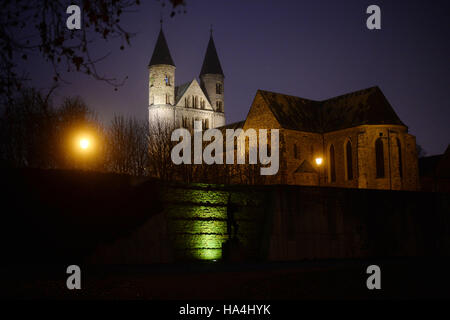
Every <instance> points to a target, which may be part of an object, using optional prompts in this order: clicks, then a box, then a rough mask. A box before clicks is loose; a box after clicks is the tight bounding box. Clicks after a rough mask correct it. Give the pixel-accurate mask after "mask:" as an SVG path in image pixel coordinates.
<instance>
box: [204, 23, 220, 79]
mask: <svg viewBox="0 0 450 320" xmlns="http://www.w3.org/2000/svg"><path fill="white" fill-rule="evenodd" d="M210 32H211V36H210V38H209V43H208V48H207V49H206V54H205V59H204V60H203V66H202V70H201V72H200V75H202V74H207V73H211V74H220V75H222V76H223V75H224V74H223V71H222V66H221V65H220V61H219V56H218V55H217V51H216V46H215V45H214V40H213V36H212V25H211V29H210Z"/></svg>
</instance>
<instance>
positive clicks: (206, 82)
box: [200, 30, 225, 125]
mask: <svg viewBox="0 0 450 320" xmlns="http://www.w3.org/2000/svg"><path fill="white" fill-rule="evenodd" d="M224 78H225V76H224V74H223V71H222V66H221V65H220V61H219V57H218V55H217V51H216V46H215V45H214V40H213V36H212V30H211V36H210V38H209V43H208V48H207V49H206V54H205V59H204V60H203V65H202V70H201V71H200V84H201V86H202V88H203V89H204V90H205V91H206V94H207V95H208V99H209V101H210V103H211V106H212V107H213V109H214V111H215V112H216V113H218V114H217V116H218V117H220V118H223V125H225V116H224V112H225V103H224V102H225V101H224ZM219 122H222V121H219Z"/></svg>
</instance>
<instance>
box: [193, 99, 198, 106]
mask: <svg viewBox="0 0 450 320" xmlns="http://www.w3.org/2000/svg"><path fill="white" fill-rule="evenodd" d="M194 108H198V97H197V96H195V97H194Z"/></svg>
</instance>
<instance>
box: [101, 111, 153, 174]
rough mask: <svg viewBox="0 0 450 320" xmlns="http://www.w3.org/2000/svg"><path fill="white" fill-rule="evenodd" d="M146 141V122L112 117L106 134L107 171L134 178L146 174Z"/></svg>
mask: <svg viewBox="0 0 450 320" xmlns="http://www.w3.org/2000/svg"><path fill="white" fill-rule="evenodd" d="M148 139H149V128H148V124H147V122H146V121H138V120H136V119H132V118H125V117H123V116H117V115H116V116H114V118H113V120H112V123H111V126H110V128H109V130H108V132H107V159H106V162H107V163H106V167H107V169H108V170H110V171H113V172H117V173H125V174H130V175H135V176H143V175H146V174H148V165H149V153H148V142H149V140H148Z"/></svg>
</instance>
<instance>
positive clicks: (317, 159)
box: [316, 158, 323, 166]
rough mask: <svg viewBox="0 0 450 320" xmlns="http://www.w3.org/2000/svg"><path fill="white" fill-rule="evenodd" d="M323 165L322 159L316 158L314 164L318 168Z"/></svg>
mask: <svg viewBox="0 0 450 320" xmlns="http://www.w3.org/2000/svg"><path fill="white" fill-rule="evenodd" d="M322 163H323V159H322V158H316V164H317V165H318V166H320V165H321V164H322Z"/></svg>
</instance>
